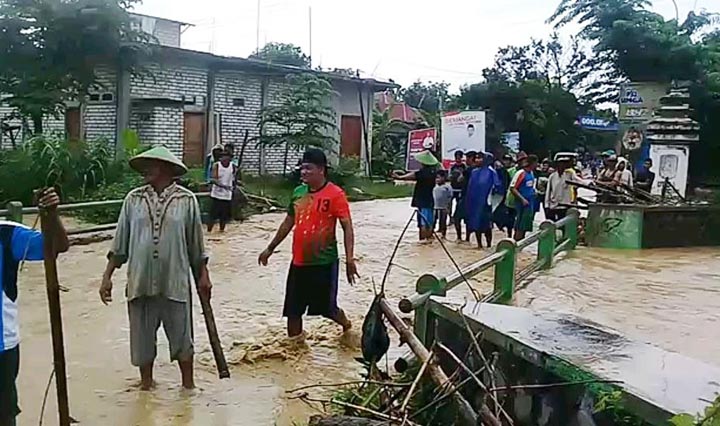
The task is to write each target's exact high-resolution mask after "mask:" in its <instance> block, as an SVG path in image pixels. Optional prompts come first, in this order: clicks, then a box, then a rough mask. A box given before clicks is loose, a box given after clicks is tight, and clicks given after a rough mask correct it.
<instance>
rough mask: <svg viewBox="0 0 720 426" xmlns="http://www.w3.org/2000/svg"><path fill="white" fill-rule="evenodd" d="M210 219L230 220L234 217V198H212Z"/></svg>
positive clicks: (224, 221)
mask: <svg viewBox="0 0 720 426" xmlns="http://www.w3.org/2000/svg"><path fill="white" fill-rule="evenodd" d="M210 200H211V204H210V220H212V221H213V222H216V221H218V220H219V221H220V222H223V223H226V222H229V221H230V218H231V217H232V200H218V199H216V198H210Z"/></svg>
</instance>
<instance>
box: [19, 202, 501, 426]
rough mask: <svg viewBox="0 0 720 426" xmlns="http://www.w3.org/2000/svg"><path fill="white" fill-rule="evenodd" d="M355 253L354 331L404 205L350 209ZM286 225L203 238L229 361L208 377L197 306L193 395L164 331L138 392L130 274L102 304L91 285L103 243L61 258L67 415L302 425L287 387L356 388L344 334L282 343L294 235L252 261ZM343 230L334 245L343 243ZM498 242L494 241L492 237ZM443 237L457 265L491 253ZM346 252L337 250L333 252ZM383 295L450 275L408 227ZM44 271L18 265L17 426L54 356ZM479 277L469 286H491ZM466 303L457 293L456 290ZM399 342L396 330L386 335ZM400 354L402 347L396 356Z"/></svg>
mask: <svg viewBox="0 0 720 426" xmlns="http://www.w3.org/2000/svg"><path fill="white" fill-rule="evenodd" d="M351 209H352V213H353V219H354V223H355V230H356V256H357V257H358V258H359V259H360V261H359V269H360V274H361V276H362V278H361V279H360V281H359V283H357V284H356V285H355V286H354V287H350V286H349V285H348V284H347V282H346V280H345V278H344V268H341V271H342V272H341V279H340V281H341V284H340V295H339V304H340V306H341V307H343V308H344V309H345V310H346V311H347V312H348V314H349V316H350V319H351V320H352V321H353V322H354V324H355V326H356V329H357V328H359V327H360V325H361V323H362V318H363V316H364V314H365V312H366V310H367V308H368V307H369V304H370V302H371V300H372V298H373V283H372V281H373V280H374V281H375V282H376V283H377V284H378V285H379V284H380V282H381V280H382V275H383V273H384V270H385V267H386V265H387V262H388V258H389V257H390V254H391V252H392V248H393V247H394V245H395V243H396V241H397V239H398V237H399V235H400V232H401V230H402V229H403V227H404V226H405V224H406V223H407V221H408V219H409V217H410V215H411V210H410V207H409V201H408V200H386V201H369V202H362V203H354V204H352V206H351ZM282 219H283V215H282V214H267V215H258V216H253V217H252V218H250V219H249V220H247V221H246V222H244V223H242V224H235V225H232V226H229V227H228V232H227V233H226V234H224V235H223V234H218V233H214V234H212V235H206V241H207V246H208V249H209V252H210V255H211V261H210V262H211V263H210V273H211V278H212V281H213V284H214V289H213V307H214V310H215V318H216V320H217V325H218V329H219V332H220V337H221V340H222V342H223V346H224V347H225V350H226V357H227V359H228V361H229V362H230V363H231V374H232V378H231V379H229V380H219V379H217V377H216V376H215V370H214V362H213V358H212V354H211V352H210V349H209V345H208V344H207V337H206V333H205V327H204V324H203V322H202V318H200V315H201V314H200V312H201V311H200V307H199V304H198V302H197V301H196V302H195V309H194V312H195V321H194V322H195V333H196V336H195V337H196V339H195V340H196V351H197V352H199V354H198V356H197V362H196V364H197V372H196V376H197V377H196V379H197V385H198V389H197V390H195V391H193V392H186V391H183V390H182V389H180V386H179V372H178V371H177V370H176V367H175V365H173V364H170V362H169V356H168V352H167V344H166V340H165V337H164V336H163V333H162V332H160V333H158V336H159V342H160V347H159V348H158V360H157V362H156V380H157V382H158V388H157V389H156V390H154V391H152V392H140V391H139V390H138V389H137V387H136V385H137V382H138V380H137V372H136V370H135V369H134V368H133V367H132V366H131V365H130V360H129V346H128V325H127V312H126V307H125V303H124V300H123V289H124V286H125V283H124V277H125V270H124V269H121V270H119V271H117V272H116V273H115V288H114V291H113V296H114V299H115V300H114V302H113V303H112V305H111V306H107V307H106V306H104V305H102V303H101V302H100V300H99V296H98V293H97V289H98V286H99V283H100V278H101V276H102V272H103V270H104V267H105V255H106V252H107V249H108V246H109V242H105V243H98V244H92V245H88V246H75V247H72V248H71V250H70V252H69V253H67V254H63V255H61V257H60V258H59V260H58V269H59V275H60V282H61V284H62V285H64V286H66V287H67V288H69V289H70V291H68V292H66V293H62V295H61V297H62V307H63V319H64V330H65V342H66V357H67V361H68V373H69V386H70V400H71V413H72V415H73V416H74V417H75V418H77V419H78V420H80V421H81V422H82V424H86V425H99V424H113V425H142V426H153V425H158V426H160V425H163V426H164V425H177V426H181V425H248V426H250V425H257V426H261V425H275V424H277V425H291V424H293V421H297V422H300V423H302V422H303V421H306V419H307V416H308V415H309V414H312V413H313V410H312V409H311V408H309V407H308V406H306V405H304V404H303V403H301V402H299V401H290V400H288V399H287V398H286V395H285V391H286V390H288V389H291V388H294V387H298V386H302V385H307V384H313V383H320V382H323V383H332V382H339V381H343V380H357V378H358V373H359V372H360V371H361V366H360V364H358V363H357V362H356V361H355V360H354V357H356V356H360V355H359V350H358V349H357V347H356V346H355V345H356V343H357V342H353V341H352V340H357V339H347V338H342V336H341V332H340V329H339V327H337V326H335V325H334V324H332V323H330V322H328V321H326V320H323V319H309V320H307V321H306V332H307V335H308V338H307V346H306V347H298V346H297V345H296V344H293V343H292V342H288V341H287V339H285V337H284V336H285V323H284V321H283V318H282V317H281V310H282V302H283V293H284V288H285V277H286V274H287V269H288V266H289V262H290V238H288V239H287V240H286V242H285V243H283V244H282V245H281V246H280V247H279V249H278V250H279V251H278V252H277V253H276V254H275V255H274V256H273V257H272V258H271V259H270V265H269V266H268V267H260V266H258V265H257V255H258V254H259V253H260V251H261V250H262V249H264V248H265V246H266V245H267V243H268V242H269V240H270V239H271V238H272V236H273V235H274V233H275V230H276V228H277V226H278V225H279V224H280V222H281V221H282ZM341 235H342V233H341V231H340V230H339V229H338V237H339V239H340V240H341V241H342V237H341ZM499 237H500V235H499V234H497V235H496V238H498V239H499ZM454 238H455V237H454V236H452V237H450V240H451V241H449V242H448V245H447V247H448V249H449V250H450V252H451V253H452V255H453V257H454V258H455V259H456V261H457V262H458V263H459V264H460V265H466V264H469V263H472V262H474V261H477V260H478V259H480V258H481V257H482V256H484V255H485V254H486V252H487V250H485V252H479V251H478V250H477V249H476V248H474V247H473V246H470V245H464V244H463V245H458V244H456V243H455V242H454V241H452V240H454ZM340 251H341V253H342V252H343V249H342V247H341V248H340ZM395 264H396V266H395V267H394V268H393V270H392V272H391V274H390V277H389V280H388V284H387V288H386V293H387V295H388V297H389V298H390V299H391V300H393V301H395V302H396V301H398V300H399V299H400V298H401V297H403V296H407V295H409V294H412V293H413V292H414V289H415V279H416V278H417V277H418V276H419V275H421V274H423V273H426V272H434V273H440V274H449V273H451V272H453V266H452V264H451V263H450V262H448V261H447V257H446V255H445V254H444V252H443V251H442V248H441V247H440V245H439V244H438V243H437V242H435V243H434V244H432V245H428V246H424V245H418V244H417V228H416V227H415V225H414V224H413V225H411V226H410V228H409V230H408V233H407V235H406V236H405V238H404V240H403V242H402V244H401V245H400V248H399V251H398V254H397V257H396V262H395ZM43 274H44V273H43V268H42V265H41V264H30V263H27V264H26V265H25V270H24V271H23V272H21V273H20V275H19V282H20V316H21V337H22V343H21V363H22V365H21V372H20V378H19V389H20V400H21V406H22V409H23V414H22V415H21V416H20V418H19V424H20V425H21V426H25V425H28V426H29V425H36V424H38V419H39V415H40V407H41V403H42V395H43V393H44V390H45V386H46V384H47V380H48V377H49V375H50V372H51V370H52V350H51V341H50V333H49V332H50V330H49V322H48V311H47V302H46V295H45V284H44V275H43ZM491 279H492V276H491V274H490V272H489V271H488V272H486V273H485V274H483V275H482V276H480V277H478V280H474V284H475V285H476V287H477V288H478V289H479V290H480V291H481V292H482V291H488V292H489V290H490V288H491V286H492V284H491ZM456 294H457V295H458V296H459V297H462V294H463V290H458V292H457V293H456ZM392 334H394V333H392ZM395 351H396V352H397V350H395ZM45 411H46V412H45V424H46V425H55V424H56V423H57V420H56V405H55V397H54V391H53V392H51V394H50V397H49V399H48V406H47V407H46V410H45Z"/></svg>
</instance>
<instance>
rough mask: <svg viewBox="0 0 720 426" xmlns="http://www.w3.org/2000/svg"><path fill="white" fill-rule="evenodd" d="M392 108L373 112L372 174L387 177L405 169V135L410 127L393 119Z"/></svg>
mask: <svg viewBox="0 0 720 426" xmlns="http://www.w3.org/2000/svg"><path fill="white" fill-rule="evenodd" d="M391 112H392V108H387V109H386V110H385V111H380V110H378V109H375V110H373V116H372V120H373V125H372V144H373V146H372V174H373V175H374V176H389V175H390V172H392V171H393V170H399V169H402V168H404V167H405V156H406V155H407V135H408V131H410V130H411V126H410V125H408V124H407V123H405V122H403V121H401V120H396V119H393V118H392V116H391V115H390V114H391Z"/></svg>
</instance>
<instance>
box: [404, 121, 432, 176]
mask: <svg viewBox="0 0 720 426" xmlns="http://www.w3.org/2000/svg"><path fill="white" fill-rule="evenodd" d="M436 144H437V130H435V129H434V128H432V129H420V130H411V131H410V133H408V152H407V160H406V162H405V169H406V170H420V163H418V162H417V160H415V157H414V154H417V153H419V152H423V151H425V150H426V149H429V150H430V151H435V147H436Z"/></svg>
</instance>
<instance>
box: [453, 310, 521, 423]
mask: <svg viewBox="0 0 720 426" xmlns="http://www.w3.org/2000/svg"><path fill="white" fill-rule="evenodd" d="M464 308H465V306H464V305H463V306H462V307H460V308H458V311H457V313H458V315H460V318H462V320H463V325H464V326H465V330H467V332H468V334H469V335H470V339H471V340H472V344H473V346H474V347H475V352H477V354H478V356H479V357H480V359H481V360H482V362H483V365H484V366H485V368H486V369H487V370H488V374H489V375H490V386H492V387H493V388H494V387H495V369H494V368H492V367H491V366H490V364H489V363H488V360H487V357H485V354H484V353H483V351H482V348H480V342H478V341H477V339H476V338H475V333H473V330H472V328H471V327H470V323H468V320H467V318H465V314H463V309H464ZM492 395H493V400H494V401H495V415H496V416H497V415H499V414H500V413H499V411H500V405H499V404H498V396H497V392H493V393H492ZM511 424H512V422H511Z"/></svg>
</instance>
